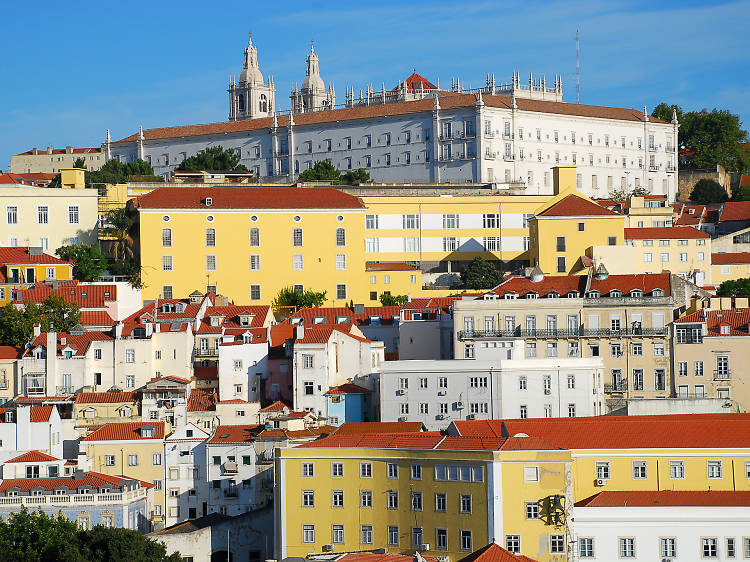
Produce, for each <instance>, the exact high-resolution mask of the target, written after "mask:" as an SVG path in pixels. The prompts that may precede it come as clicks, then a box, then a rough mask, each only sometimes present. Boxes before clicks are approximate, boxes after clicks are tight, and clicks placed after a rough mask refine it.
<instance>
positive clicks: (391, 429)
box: [336, 422, 424, 435]
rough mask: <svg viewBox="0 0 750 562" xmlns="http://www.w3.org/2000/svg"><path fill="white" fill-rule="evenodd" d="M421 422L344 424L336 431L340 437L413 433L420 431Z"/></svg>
mask: <svg viewBox="0 0 750 562" xmlns="http://www.w3.org/2000/svg"><path fill="white" fill-rule="evenodd" d="M423 429H424V425H422V422H346V423H343V424H341V426H340V427H339V428H338V430H336V433H338V434H340V435H351V434H361V433H415V432H419V431H422V430H423Z"/></svg>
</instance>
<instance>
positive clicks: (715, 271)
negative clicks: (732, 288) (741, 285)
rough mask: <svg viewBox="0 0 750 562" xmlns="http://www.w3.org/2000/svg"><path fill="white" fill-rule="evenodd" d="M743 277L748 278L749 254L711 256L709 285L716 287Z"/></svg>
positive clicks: (726, 253)
mask: <svg viewBox="0 0 750 562" xmlns="http://www.w3.org/2000/svg"><path fill="white" fill-rule="evenodd" d="M709 243H710V241H709ZM745 277H750V252H719V253H712V254H711V276H710V278H709V279H710V282H711V284H713V285H716V286H718V285H721V284H722V283H723V282H724V281H732V280H733V279H743V278H745Z"/></svg>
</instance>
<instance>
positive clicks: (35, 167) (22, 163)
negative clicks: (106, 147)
mask: <svg viewBox="0 0 750 562" xmlns="http://www.w3.org/2000/svg"><path fill="white" fill-rule="evenodd" d="M79 158H83V160H84V162H85V164H86V169H88V170H98V169H99V168H101V167H102V166H103V165H104V163H105V162H106V159H105V158H104V154H103V153H102V149H101V148H99V147H96V148H75V147H72V146H66V147H65V148H52V147H50V146H48V147H47V149H46V150H44V149H42V150H40V149H38V148H32V149H31V150H27V151H26V152H22V153H21V154H14V155H13V156H11V157H10V172H11V173H12V174H30V173H37V172H42V173H52V174H56V173H59V172H60V170H62V169H63V168H72V167H73V164H75V161H76V160H78V159H79Z"/></svg>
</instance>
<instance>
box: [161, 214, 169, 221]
mask: <svg viewBox="0 0 750 562" xmlns="http://www.w3.org/2000/svg"><path fill="white" fill-rule="evenodd" d="M161 220H163V221H164V222H169V215H164V216H163V217H162V218H161Z"/></svg>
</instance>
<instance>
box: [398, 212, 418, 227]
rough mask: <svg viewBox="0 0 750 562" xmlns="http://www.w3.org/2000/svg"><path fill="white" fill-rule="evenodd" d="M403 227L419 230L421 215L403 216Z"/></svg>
mask: <svg viewBox="0 0 750 562" xmlns="http://www.w3.org/2000/svg"><path fill="white" fill-rule="evenodd" d="M401 225H402V227H403V228H404V229H408V230H412V229H418V228H419V215H401Z"/></svg>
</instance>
